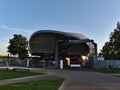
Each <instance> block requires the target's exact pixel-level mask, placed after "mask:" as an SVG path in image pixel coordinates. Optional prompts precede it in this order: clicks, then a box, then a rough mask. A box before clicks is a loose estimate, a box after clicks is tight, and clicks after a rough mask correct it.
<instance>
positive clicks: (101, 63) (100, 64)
mask: <svg viewBox="0 0 120 90" xmlns="http://www.w3.org/2000/svg"><path fill="white" fill-rule="evenodd" d="M109 65H111V66H112V67H114V68H120V60H98V61H96V62H94V67H95V68H108V66H109Z"/></svg>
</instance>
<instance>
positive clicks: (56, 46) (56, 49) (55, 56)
mask: <svg viewBox="0 0 120 90" xmlns="http://www.w3.org/2000/svg"><path fill="white" fill-rule="evenodd" d="M54 60H55V67H56V69H58V68H59V64H58V39H57V38H55V51H54Z"/></svg>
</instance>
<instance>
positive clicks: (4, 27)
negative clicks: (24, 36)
mask: <svg viewBox="0 0 120 90" xmlns="http://www.w3.org/2000/svg"><path fill="white" fill-rule="evenodd" d="M0 28H2V29H7V30H12V31H20V32H31V30H29V29H23V28H15V27H9V26H6V25H1V26H0Z"/></svg>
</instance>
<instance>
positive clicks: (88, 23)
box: [0, 0, 120, 55]
mask: <svg viewBox="0 0 120 90" xmlns="http://www.w3.org/2000/svg"><path fill="white" fill-rule="evenodd" d="M118 21H120V0H0V55H5V54H7V53H6V51H7V49H6V47H7V46H8V45H9V39H11V38H13V34H22V35H23V36H25V37H27V38H28V39H29V37H30V35H31V34H32V33H33V32H35V31H37V30H43V29H47V30H48V29H52V30H59V31H66V32H75V33H81V34H84V35H86V36H87V37H88V38H90V39H93V40H94V41H95V42H96V43H97V44H98V50H100V49H101V48H102V46H103V45H104V43H105V42H106V41H108V40H109V34H110V32H112V31H113V30H114V28H116V24H117V22H118Z"/></svg>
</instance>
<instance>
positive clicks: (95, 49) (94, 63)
mask: <svg viewBox="0 0 120 90" xmlns="http://www.w3.org/2000/svg"><path fill="white" fill-rule="evenodd" d="M93 45H94V56H93V68H94V69H97V65H96V62H97V60H98V57H97V44H96V43H94V42H93Z"/></svg>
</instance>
